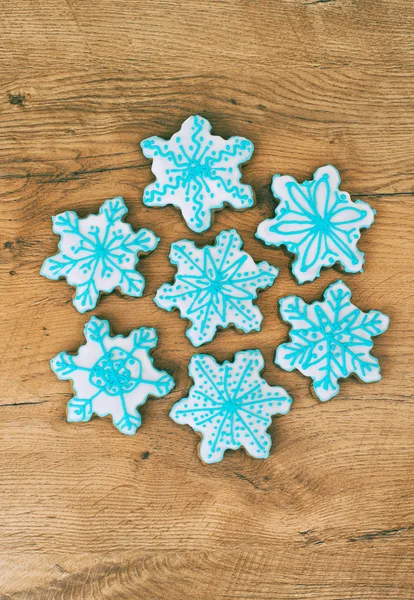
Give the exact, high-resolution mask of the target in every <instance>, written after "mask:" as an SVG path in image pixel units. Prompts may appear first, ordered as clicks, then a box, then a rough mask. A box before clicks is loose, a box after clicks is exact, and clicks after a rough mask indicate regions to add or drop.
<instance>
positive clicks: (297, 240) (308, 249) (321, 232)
mask: <svg viewBox="0 0 414 600" xmlns="http://www.w3.org/2000/svg"><path fill="white" fill-rule="evenodd" d="M340 182H341V179H340V176H339V173H338V171H337V170H336V169H335V167H333V166H332V165H327V166H326V167H320V168H319V169H317V170H316V171H315V173H314V176H313V179H312V181H304V182H303V183H302V184H300V183H298V182H297V181H296V179H294V177H290V176H288V175H284V176H283V177H280V176H279V175H275V176H274V177H273V182H272V192H273V195H274V196H275V198H278V199H280V203H279V205H278V206H277V208H276V211H275V217H274V218H273V219H266V220H265V221H263V222H262V223H260V225H259V227H258V228H257V232H256V237H258V238H260V239H261V240H263V241H264V242H265V243H266V244H267V245H274V246H281V245H284V246H286V248H287V250H288V251H289V252H291V253H292V254H295V255H296V256H297V258H296V260H295V261H294V263H293V265H292V272H293V274H294V275H295V277H296V279H297V280H298V282H299V283H304V282H305V281H313V280H314V279H315V278H316V277H319V275H320V271H321V268H322V267H332V266H333V265H334V263H336V262H338V263H340V264H341V265H342V267H343V268H344V270H345V271H346V272H347V273H357V272H358V271H362V265H363V264H364V254H363V253H362V252H360V251H359V250H358V248H357V243H358V240H359V238H360V235H361V233H360V229H362V228H367V227H370V226H371V225H372V223H373V222H374V215H375V211H374V210H373V209H372V208H371V207H370V205H369V204H367V203H366V202H362V201H361V200H356V201H355V202H353V201H352V200H351V198H350V196H349V194H348V193H346V192H343V191H341V190H340V189H339V184H340Z"/></svg>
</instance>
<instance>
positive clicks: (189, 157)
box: [141, 115, 254, 232]
mask: <svg viewBox="0 0 414 600" xmlns="http://www.w3.org/2000/svg"><path fill="white" fill-rule="evenodd" d="M210 130H211V125H210V123H209V122H208V121H207V119H205V118H204V117H200V116H198V115H196V116H194V117H189V118H188V119H187V120H186V121H184V123H183V124H182V126H181V129H180V131H178V132H177V133H175V134H174V135H173V136H172V137H171V139H170V140H164V139H162V138H159V137H156V136H154V137H150V138H148V139H146V140H143V141H142V142H141V148H142V152H143V153H144V155H145V156H146V157H147V158H151V159H152V161H153V162H152V172H153V173H154V175H155V176H156V180H155V182H154V183H151V184H150V185H148V186H147V187H146V188H145V191H144V198H143V201H144V204H146V205H147V206H166V205H167V204H172V205H174V206H176V207H177V208H179V209H180V210H181V212H182V215H183V217H184V219H185V221H186V223H187V225H188V227H189V228H190V229H192V230H193V231H196V232H201V231H205V230H206V229H208V228H209V227H210V224H211V211H212V210H218V209H220V208H222V207H223V205H224V203H225V202H227V203H228V204H231V205H232V206H233V207H234V208H236V209H243V208H249V206H252V205H253V203H254V195H253V190H252V188H251V187H250V186H249V185H245V184H243V183H240V178H241V172H240V168H239V166H240V164H242V163H245V162H246V161H248V160H249V159H250V157H251V155H252V153H253V144H252V142H250V141H249V140H247V139H245V138H242V137H239V136H234V137H231V138H229V139H228V140H225V139H223V138H221V137H219V136H217V135H211V134H210Z"/></svg>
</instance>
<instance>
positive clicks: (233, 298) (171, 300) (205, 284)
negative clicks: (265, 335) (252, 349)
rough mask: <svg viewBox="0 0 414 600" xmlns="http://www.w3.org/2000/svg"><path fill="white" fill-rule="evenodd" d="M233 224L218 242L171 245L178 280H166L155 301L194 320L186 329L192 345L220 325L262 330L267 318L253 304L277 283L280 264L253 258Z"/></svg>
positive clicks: (204, 339) (209, 337)
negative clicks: (170, 281) (277, 265)
mask: <svg viewBox="0 0 414 600" xmlns="http://www.w3.org/2000/svg"><path fill="white" fill-rule="evenodd" d="M242 243H243V242H242V239H241V237H240V235H239V234H238V233H237V231H236V230H235V229H231V230H229V231H222V232H221V233H219V235H218V236H217V238H216V243H215V245H214V246H204V247H203V248H197V246H196V245H195V244H194V243H193V242H191V241H189V240H181V241H179V242H175V243H174V244H172V245H171V251H170V261H171V262H172V263H173V264H175V265H177V271H178V272H177V275H176V277H175V280H174V284H173V285H171V284H168V283H166V284H163V285H162V286H161V287H160V289H159V290H158V292H157V294H156V296H155V298H154V301H155V303H156V304H157V305H158V306H159V307H160V308H163V309H165V310H168V311H170V310H172V309H173V308H178V310H179V311H180V313H181V316H182V317H183V318H187V319H189V320H190V321H191V322H192V325H191V327H190V328H189V329H188V330H187V332H186V334H187V336H188V338H189V339H190V341H191V343H192V344H193V346H196V347H197V346H200V345H201V344H204V343H206V342H209V341H211V340H212V339H213V338H214V336H215V334H216V331H217V327H223V328H225V327H228V326H229V325H230V324H233V325H235V326H236V327H237V328H238V329H240V330H242V331H243V332H245V333H248V332H249V331H260V327H261V323H262V320H263V316H262V313H261V312H260V310H259V308H258V307H257V306H255V305H254V304H253V301H254V300H255V299H256V298H257V290H258V289H259V288H260V289H263V288H266V287H269V286H271V285H273V282H274V280H275V278H276V277H277V275H278V273H279V269H277V268H276V267H273V266H272V265H269V264H268V263H267V262H261V263H259V264H257V263H255V262H254V260H253V259H252V257H251V256H250V255H249V254H247V252H244V251H243V250H242V249H241V247H242Z"/></svg>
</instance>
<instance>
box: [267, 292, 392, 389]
mask: <svg viewBox="0 0 414 600" xmlns="http://www.w3.org/2000/svg"><path fill="white" fill-rule="evenodd" d="M351 295H352V294H351V290H350V289H349V288H348V286H346V285H345V284H344V283H343V282H342V281H336V282H335V283H333V284H332V285H330V286H329V287H328V288H327V289H326V290H325V293H324V299H323V301H322V302H313V303H312V304H306V302H305V301H304V300H303V299H302V298H300V297H298V296H287V297H286V298H282V299H281V300H280V301H279V304H280V313H281V315H282V318H283V320H284V321H286V322H287V323H289V324H290V325H291V327H292V329H291V331H290V341H289V342H287V343H286V344H281V345H280V346H279V347H278V348H277V350H276V357H275V362H276V364H277V365H279V366H280V367H282V369H285V370H286V371H293V370H294V369H297V370H298V371H300V372H301V373H303V375H305V376H307V377H310V378H311V379H312V380H313V389H314V391H315V393H316V395H317V396H318V398H319V399H320V400H322V401H326V400H329V399H330V398H332V397H333V396H335V395H336V394H337V393H338V392H339V383H338V379H340V378H345V377H348V376H349V375H351V374H352V373H354V374H355V375H357V376H358V377H359V379H360V380H361V381H363V382H365V383H371V382H374V381H379V380H380V379H381V373H380V367H379V363H378V360H377V359H376V358H375V357H374V356H372V355H371V354H370V350H371V348H372V346H373V344H374V342H373V341H372V338H373V337H374V336H376V335H380V334H381V333H384V331H386V330H387V329H388V325H389V322H390V319H389V317H388V316H387V315H385V314H383V313H381V312H379V311H378V310H371V311H369V312H368V313H364V312H363V311H362V310H360V309H359V308H357V307H356V306H355V305H354V304H352V303H351Z"/></svg>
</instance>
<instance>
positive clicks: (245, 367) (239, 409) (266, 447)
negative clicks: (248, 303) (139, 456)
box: [170, 350, 292, 463]
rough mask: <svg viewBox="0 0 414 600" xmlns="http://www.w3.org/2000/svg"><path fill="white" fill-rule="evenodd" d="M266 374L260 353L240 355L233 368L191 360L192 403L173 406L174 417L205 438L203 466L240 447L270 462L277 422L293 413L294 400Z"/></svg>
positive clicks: (210, 359)
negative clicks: (274, 418) (274, 419)
mask: <svg viewBox="0 0 414 600" xmlns="http://www.w3.org/2000/svg"><path fill="white" fill-rule="evenodd" d="M263 368H264V360H263V356H262V354H261V352H260V351H259V350H246V351H242V352H237V353H236V354H235V356H234V360H233V362H229V361H225V362H224V363H223V364H219V363H217V362H216V360H215V359H214V357H213V356H210V355H208V354H196V355H195V356H193V357H192V359H191V361H190V366H189V369H188V373H189V375H190V377H192V379H193V380H194V385H193V386H192V388H191V389H190V392H189V395H188V398H183V399H182V400H179V401H178V402H177V403H176V404H174V406H173V407H172V410H171V412H170V416H171V418H172V419H173V420H174V421H175V422H176V423H180V424H181V425H184V424H186V425H190V427H192V428H193V429H194V431H196V432H198V433H199V434H200V435H201V436H202V441H201V444H200V446H199V455H200V458H201V460H202V461H203V462H205V463H216V462H219V461H221V460H222V458H223V455H224V452H225V451H226V450H237V449H238V448H240V447H241V446H243V447H244V449H245V450H246V452H247V453H248V454H249V455H250V456H252V457H254V458H268V456H269V451H270V447H271V445H272V439H271V437H270V435H269V434H268V433H267V429H268V427H269V426H270V425H271V423H272V416H273V415H276V414H281V415H285V414H286V413H287V412H289V409H290V407H291V404H292V398H291V397H290V396H289V394H288V393H287V392H286V390H285V389H284V388H282V387H278V386H277V387H275V386H270V385H268V383H267V382H266V381H265V380H264V379H262V377H260V372H261V371H262V370H263Z"/></svg>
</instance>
